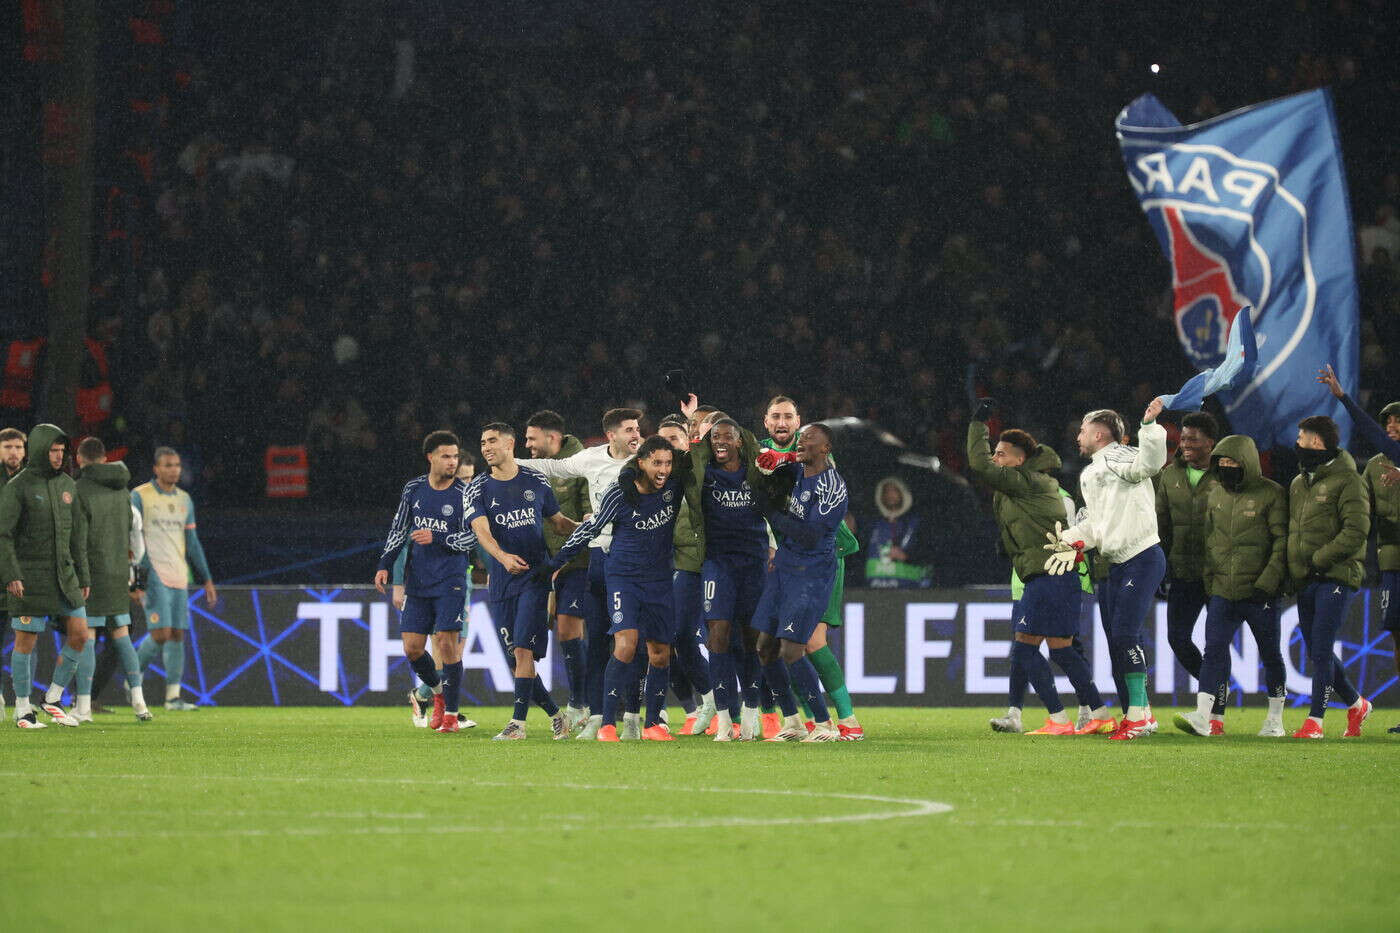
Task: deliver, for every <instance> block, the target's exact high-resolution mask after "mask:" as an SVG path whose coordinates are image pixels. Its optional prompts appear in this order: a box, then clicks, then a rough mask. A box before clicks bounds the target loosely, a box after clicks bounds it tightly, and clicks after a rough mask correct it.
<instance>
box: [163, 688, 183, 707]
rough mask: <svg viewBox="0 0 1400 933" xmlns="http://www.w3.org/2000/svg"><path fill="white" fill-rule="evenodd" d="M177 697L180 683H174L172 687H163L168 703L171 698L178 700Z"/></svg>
mask: <svg viewBox="0 0 1400 933" xmlns="http://www.w3.org/2000/svg"><path fill="white" fill-rule="evenodd" d="M178 699H180V685H179V684H175V685H174V686H173V687H166V688H165V702H167V703H169V702H170V701H171V700H178Z"/></svg>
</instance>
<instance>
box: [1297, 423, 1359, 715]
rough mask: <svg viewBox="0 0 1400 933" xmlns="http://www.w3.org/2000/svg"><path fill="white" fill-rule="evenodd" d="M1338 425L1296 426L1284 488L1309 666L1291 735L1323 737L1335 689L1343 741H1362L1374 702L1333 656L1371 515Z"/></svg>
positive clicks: (1300, 624) (1353, 591)
mask: <svg viewBox="0 0 1400 933" xmlns="http://www.w3.org/2000/svg"><path fill="white" fill-rule="evenodd" d="M1340 445H1341V436H1340V432H1339V431H1338V430H1337V425H1336V423H1335V422H1334V421H1333V420H1332V419H1331V418H1328V417H1327V416H1326V415H1313V416H1312V417H1309V418H1304V419H1303V420H1302V421H1300V422H1299V423H1298V443H1297V446H1296V447H1295V448H1294V452H1295V453H1296V454H1297V456H1298V475H1297V476H1295V477H1294V478H1293V485H1292V486H1290V487H1289V490H1288V572H1289V575H1290V576H1291V577H1292V578H1293V581H1294V583H1295V584H1296V585H1298V586H1301V587H1302V589H1301V590H1299V592H1298V628H1299V630H1301V631H1302V633H1303V640H1304V641H1306V642H1307V646H1308V663H1309V664H1311V665H1312V707H1311V708H1310V709H1309V710H1308V718H1307V719H1306V720H1304V721H1303V725H1302V727H1301V728H1299V729H1298V731H1297V732H1295V733H1293V737H1294V738H1297V739H1320V738H1322V737H1323V732H1322V717H1323V715H1324V714H1325V713H1326V712H1327V703H1328V701H1329V700H1331V698H1332V693H1333V692H1334V691H1335V692H1336V694H1337V696H1339V697H1340V698H1341V700H1342V702H1343V703H1346V704H1348V706H1349V709H1348V710H1347V727H1346V731H1345V732H1343V733H1342V737H1343V738H1355V737H1357V736H1359V735H1361V724H1362V723H1363V722H1365V721H1366V717H1368V716H1370V715H1371V701H1370V700H1368V699H1366V698H1365V697H1363V696H1361V695H1360V694H1359V693H1357V692H1356V688H1355V687H1354V686H1352V683H1351V680H1350V679H1348V678H1347V673H1346V668H1345V667H1344V666H1343V665H1342V662H1341V660H1340V659H1339V658H1337V657H1336V656H1335V655H1334V654H1333V650H1334V647H1335V645H1336V641H1337V634H1338V632H1339V631H1340V630H1341V627H1342V622H1343V621H1345V620H1346V615H1347V608H1348V607H1349V606H1350V605H1351V600H1352V598H1353V597H1354V596H1356V589H1357V587H1359V586H1360V585H1361V578H1362V576H1363V574H1364V570H1363V567H1362V559H1363V558H1364V557H1365V556H1366V537H1367V535H1368V534H1369V533H1370V530H1371V512H1370V509H1369V507H1368V505H1367V502H1366V492H1365V490H1364V489H1363V488H1362V483H1361V477H1360V475H1358V474H1357V472H1356V461H1354V460H1353V459H1352V458H1351V454H1349V453H1347V452H1346V451H1345V450H1342V449H1341V446H1340Z"/></svg>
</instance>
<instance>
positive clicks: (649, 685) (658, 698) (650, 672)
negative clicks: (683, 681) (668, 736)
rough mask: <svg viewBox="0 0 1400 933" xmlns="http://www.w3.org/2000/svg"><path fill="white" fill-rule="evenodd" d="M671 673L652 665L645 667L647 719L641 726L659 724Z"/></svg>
mask: <svg viewBox="0 0 1400 933" xmlns="http://www.w3.org/2000/svg"><path fill="white" fill-rule="evenodd" d="M670 679H671V672H670V671H669V670H668V669H667V668H664V667H657V666H656V665H654V664H648V665H647V680H646V692H647V718H646V721H645V722H644V723H643V726H645V727H650V726H654V725H657V724H658V723H660V722H661V711H662V710H663V709H664V708H665V707H666V684H667V682H668V681H669V680H670Z"/></svg>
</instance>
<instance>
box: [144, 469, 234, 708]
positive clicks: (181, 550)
mask: <svg viewBox="0 0 1400 933" xmlns="http://www.w3.org/2000/svg"><path fill="white" fill-rule="evenodd" d="M180 470H181V464H180V455H179V453H177V452H176V451H175V450H174V449H172V448H170V447H157V448H156V450H155V467H154V472H155V478H154V479H153V480H151V481H150V482H147V483H142V484H141V485H140V486H137V487H136V488H135V489H133V490H132V491H131V504H132V505H134V506H136V511H138V512H140V513H141V531H142V534H144V535H145V536H146V557H145V560H144V561H142V567H143V568H144V569H145V571H146V597H145V608H146V628H147V629H149V630H150V634H149V635H148V636H147V638H146V640H145V641H143V642H142V643H141V648H140V650H138V651H137V652H136V658H137V660H138V661H139V663H140V665H141V670H143V671H144V670H145V669H146V666H147V665H148V664H150V663H151V660H152V659H153V658H154V657H155V655H156V652H157V651H159V652H160V657H161V665H162V666H163V667H164V668H165V708H166V709H167V710H176V711H180V712H187V711H190V710H195V709H198V707H197V706H195V705H194V704H193V703H187V702H185V701H184V700H182V699H180V678H181V677H183V676H184V674H185V632H186V631H187V630H188V629H189V627H190V612H189V591H188V584H189V579H190V572H191V571H193V572H194V579H195V582H196V583H199V584H200V585H201V586H203V588H204V602H205V604H206V605H208V606H210V607H211V608H212V607H213V606H214V604H215V603H216V602H218V600H219V594H218V591H217V590H215V589H214V580H213V577H211V576H210V574H209V562H208V561H207V560H206V559H205V557H204V546H203V545H202V544H200V543H199V533H198V531H197V530H196V526H195V520H194V500H193V499H191V498H190V494H189V493H187V492H185V491H184V490H183V489H181V488H180V487H179V485H178V483H179V482H180Z"/></svg>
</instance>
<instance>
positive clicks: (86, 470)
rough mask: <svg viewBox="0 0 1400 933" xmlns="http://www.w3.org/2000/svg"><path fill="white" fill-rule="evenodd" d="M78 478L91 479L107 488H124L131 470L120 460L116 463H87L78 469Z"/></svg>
mask: <svg viewBox="0 0 1400 933" xmlns="http://www.w3.org/2000/svg"><path fill="white" fill-rule="evenodd" d="M78 478H79V479H86V480H91V481H92V482H94V483H96V484H98V485H99V486H106V487H107V488H108V489H125V488H126V487H127V484H128V483H130V482H131V471H130V470H128V469H127V468H126V464H125V463H122V462H121V461H120V460H118V461H117V462H116V463H89V464H88V465H87V466H85V467H83V468H82V469H81V470H79V471H78Z"/></svg>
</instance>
